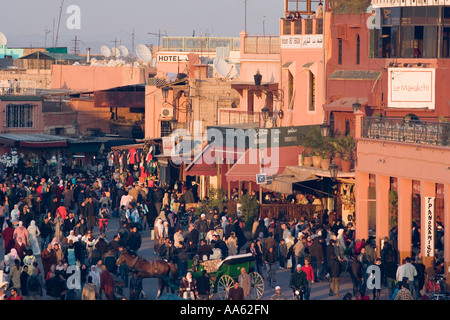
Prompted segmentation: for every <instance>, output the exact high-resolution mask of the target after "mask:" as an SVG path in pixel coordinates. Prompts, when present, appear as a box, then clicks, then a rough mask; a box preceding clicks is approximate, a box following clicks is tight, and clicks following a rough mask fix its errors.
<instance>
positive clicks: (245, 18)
mask: <svg viewBox="0 0 450 320" xmlns="http://www.w3.org/2000/svg"><path fill="white" fill-rule="evenodd" d="M244 31H245V34H247V0H244Z"/></svg>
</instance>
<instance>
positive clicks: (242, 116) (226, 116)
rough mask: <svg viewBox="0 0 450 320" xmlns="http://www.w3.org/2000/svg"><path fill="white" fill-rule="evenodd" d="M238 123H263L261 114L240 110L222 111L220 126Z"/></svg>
mask: <svg viewBox="0 0 450 320" xmlns="http://www.w3.org/2000/svg"><path fill="white" fill-rule="evenodd" d="M238 123H258V124H261V123H262V115H261V112H246V111H238V110H220V109H219V125H225V124H238Z"/></svg>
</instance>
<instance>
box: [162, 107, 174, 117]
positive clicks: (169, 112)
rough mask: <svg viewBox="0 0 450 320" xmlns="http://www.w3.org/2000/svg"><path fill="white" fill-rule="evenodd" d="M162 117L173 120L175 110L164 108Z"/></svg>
mask: <svg viewBox="0 0 450 320" xmlns="http://www.w3.org/2000/svg"><path fill="white" fill-rule="evenodd" d="M161 117H163V118H172V117H173V109H172V108H162V110H161Z"/></svg>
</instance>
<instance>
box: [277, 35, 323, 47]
mask: <svg viewBox="0 0 450 320" xmlns="http://www.w3.org/2000/svg"><path fill="white" fill-rule="evenodd" d="M322 47H323V35H322V34H307V35H303V36H302V35H292V36H282V37H281V49H320V48H322Z"/></svg>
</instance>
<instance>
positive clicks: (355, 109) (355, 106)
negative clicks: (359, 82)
mask: <svg viewBox="0 0 450 320" xmlns="http://www.w3.org/2000/svg"><path fill="white" fill-rule="evenodd" d="M352 106H353V113H357V112H358V111H359V110H361V103H359V101H358V99H356V101H355V102H353V105H352Z"/></svg>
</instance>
